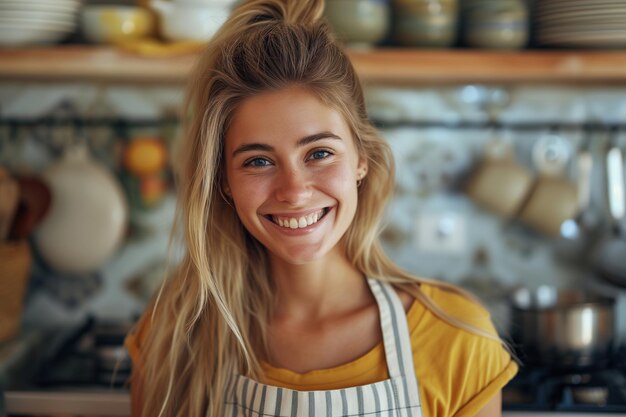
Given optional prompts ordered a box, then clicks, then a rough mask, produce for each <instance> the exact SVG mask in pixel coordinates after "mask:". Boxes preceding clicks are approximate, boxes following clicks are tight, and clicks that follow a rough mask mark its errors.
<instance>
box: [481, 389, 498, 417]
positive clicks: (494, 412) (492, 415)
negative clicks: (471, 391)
mask: <svg viewBox="0 0 626 417" xmlns="http://www.w3.org/2000/svg"><path fill="white" fill-rule="evenodd" d="M501 416H502V391H498V393H497V394H496V395H495V396H494V397H493V398H492V399H491V400H489V402H488V403H487V404H485V406H484V407H483V408H482V409H481V410H480V411H479V412H478V413H476V416H475V417H501Z"/></svg>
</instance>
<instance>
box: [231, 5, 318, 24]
mask: <svg viewBox="0 0 626 417" xmlns="http://www.w3.org/2000/svg"><path fill="white" fill-rule="evenodd" d="M233 14H241V15H245V16H249V20H248V22H249V23H251V24H255V23H263V22H284V23H285V24H287V25H310V24H314V23H317V22H318V21H319V20H320V19H321V18H322V16H323V14H324V0H249V1H245V0H244V1H242V2H241V3H240V5H239V7H237V8H236V9H235V10H234V11H233Z"/></svg>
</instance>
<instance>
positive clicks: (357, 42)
mask: <svg viewBox="0 0 626 417" xmlns="http://www.w3.org/2000/svg"><path fill="white" fill-rule="evenodd" d="M390 12H391V11H390V7H389V4H387V3H386V2H385V1H381V0H327V1H326V7H325V10H324V13H325V16H326V18H327V20H328V23H329V24H330V25H331V27H332V28H333V30H334V31H335V33H336V34H337V36H338V37H339V39H341V40H342V41H343V42H345V43H346V44H348V45H350V46H352V47H368V46H372V45H375V44H377V43H379V42H381V41H382V40H383V39H384V38H385V36H386V35H387V32H388V31H389V25H390V14H391V13H390Z"/></svg>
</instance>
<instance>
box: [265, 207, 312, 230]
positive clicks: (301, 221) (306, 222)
mask: <svg viewBox="0 0 626 417" xmlns="http://www.w3.org/2000/svg"><path fill="white" fill-rule="evenodd" d="M323 214H324V210H321V211H318V212H317V213H313V214H309V215H308V216H302V217H299V218H295V217H291V218H286V217H277V216H272V219H273V220H274V223H276V224H278V225H279V226H280V227H286V228H288V229H303V228H305V227H307V226H310V225H312V224H314V223H317V222H318V221H319V220H320V218H321V217H322V216H323Z"/></svg>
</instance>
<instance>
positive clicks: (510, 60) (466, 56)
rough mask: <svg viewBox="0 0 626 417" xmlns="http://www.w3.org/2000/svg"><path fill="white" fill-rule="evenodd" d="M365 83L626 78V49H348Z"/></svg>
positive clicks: (84, 61) (155, 72)
mask: <svg viewBox="0 0 626 417" xmlns="http://www.w3.org/2000/svg"><path fill="white" fill-rule="evenodd" d="M349 54H350V57H351V59H352V61H353V63H354V65H355V67H356V69H357V71H358V72H359V74H360V75H361V79H362V80H363V81H364V82H365V83H367V84H388V85H424V84H454V83H469V82H475V83H557V84H564V83H575V84H580V83H587V84H593V83H595V84H616V83H626V51H624V52H621V51H574V50H572V51H548V50H541V51H537V50H528V51H516V52H497V51H484V50H469V49H456V50H416V49H408V48H404V49H403V48H387V49H374V50H370V51H350V52H349ZM195 59H196V55H194V54H188V55H182V56H171V57H165V58H163V57H159V58H153V57H141V56H138V55H133V54H131V53H128V52H124V51H120V50H117V49H115V48H112V47H89V46H82V45H77V46H59V47H51V48H25V49H0V81H7V80H27V81H42V82H58V81H79V80H80V81H92V82H105V83H107V82H110V83H126V82H130V83H166V84H167V83H173V84H182V83H184V81H185V79H186V76H187V73H188V71H189V70H190V68H191V66H192V65H193V62H194V61H195Z"/></svg>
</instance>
